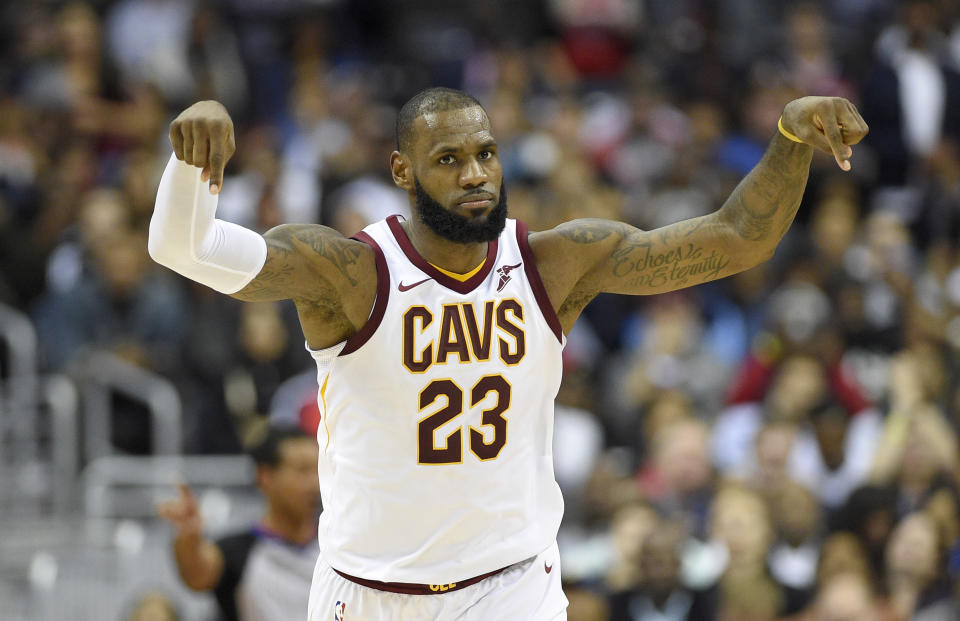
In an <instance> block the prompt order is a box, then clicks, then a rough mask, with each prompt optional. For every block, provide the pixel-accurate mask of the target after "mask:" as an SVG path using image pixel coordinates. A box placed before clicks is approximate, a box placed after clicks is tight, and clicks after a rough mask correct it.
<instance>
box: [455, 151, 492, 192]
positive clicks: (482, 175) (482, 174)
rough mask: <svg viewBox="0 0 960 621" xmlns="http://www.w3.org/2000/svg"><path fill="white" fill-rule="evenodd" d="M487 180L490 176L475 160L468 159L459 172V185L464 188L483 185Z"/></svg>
mask: <svg viewBox="0 0 960 621" xmlns="http://www.w3.org/2000/svg"><path fill="white" fill-rule="evenodd" d="M489 178H490V175H489V174H487V171H486V169H485V168H484V167H483V166H482V165H481V164H480V162H479V160H477V159H476V158H470V159H469V160H468V161H467V163H466V164H465V165H464V167H463V168H462V169H461V171H460V185H461V187H464V188H475V187H477V186H480V185H483V184H484V183H486V182H487V181H488V180H489Z"/></svg>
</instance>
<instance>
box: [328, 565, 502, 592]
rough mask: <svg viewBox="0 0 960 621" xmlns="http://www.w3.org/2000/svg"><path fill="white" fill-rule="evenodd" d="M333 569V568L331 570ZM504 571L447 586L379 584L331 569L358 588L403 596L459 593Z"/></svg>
mask: <svg viewBox="0 0 960 621" xmlns="http://www.w3.org/2000/svg"><path fill="white" fill-rule="evenodd" d="M331 569H333V568H331ZM504 569H506V567H501V568H500V569H494V570H493V571H490V572H487V573H485V574H481V575H479V576H476V577H473V578H468V579H466V580H461V581H460V582H451V583H449V584H416V583H413V582H380V581H379V580H367V579H366V578H357V577H356V576H351V575H350V574H345V573H343V572H342V571H340V570H338V569H333V571H335V572H337V573H338V574H339V575H340V576H341V577H343V578H346V579H347V580H349V581H350V582H354V583H356V584H359V585H360V586H365V587H367V588H369V589H376V590H378V591H387V592H388V593H402V594H404V595H440V594H441V593H449V592H451V591H459V590H460V589H465V588H467V587H468V586H473V585H475V584H476V583H478V582H480V581H481V580H486V579H487V578H489V577H491V576H496V575H497V574H499V573H500V572H501V571H503V570H504Z"/></svg>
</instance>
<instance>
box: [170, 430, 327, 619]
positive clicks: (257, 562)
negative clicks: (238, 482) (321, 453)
mask: <svg viewBox="0 0 960 621" xmlns="http://www.w3.org/2000/svg"><path fill="white" fill-rule="evenodd" d="M317 450H318V449H317V443H316V440H314V439H313V438H312V437H310V436H307V435H305V434H304V433H303V432H302V431H300V430H299V429H269V430H268V431H267V433H266V436H265V437H264V438H263V440H262V441H261V442H260V443H259V444H258V445H257V446H256V447H255V448H254V449H253V451H252V454H253V457H254V460H255V461H256V463H257V486H258V487H259V488H260V491H261V492H262V493H263V497H264V500H265V501H266V508H265V510H264V513H263V515H262V517H261V518H260V520H259V521H258V522H257V524H255V525H254V526H253V527H251V528H250V529H247V530H244V531H242V532H240V533H236V534H234V535H229V536H226V537H222V538H220V539H217V540H215V541H211V540H210V539H207V538H206V537H205V536H204V533H203V518H202V516H201V515H200V510H199V507H198V505H197V502H196V500H195V499H194V497H193V494H192V493H191V492H190V489H189V488H187V487H186V486H183V485H182V486H181V487H180V497H179V498H177V499H176V500H172V501H168V502H165V503H163V504H162V505H160V507H158V513H159V514H160V516H161V517H163V518H164V519H166V520H168V521H169V522H170V523H171V524H173V525H174V527H175V528H176V535H175V537H174V540H173V549H174V556H175V559H176V562H177V569H178V571H179V572H180V577H181V578H182V579H183V581H184V583H185V584H186V585H187V586H188V587H190V588H191V589H194V590H196V591H213V593H214V595H215V596H216V598H217V603H218V605H219V607H220V611H221V615H222V619H223V621H287V620H289V619H296V618H300V617H302V616H303V615H304V614H305V611H306V609H307V599H308V596H309V594H310V580H311V578H312V577H313V568H314V565H315V564H316V560H317V555H318V554H319V549H318V548H317V539H316V530H317V520H316V518H317V508H318V504H319V499H320V493H319V486H318V484H317Z"/></svg>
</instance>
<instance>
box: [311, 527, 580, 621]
mask: <svg viewBox="0 0 960 621" xmlns="http://www.w3.org/2000/svg"><path fill="white" fill-rule="evenodd" d="M566 618H567V598H566V596H564V594H563V589H562V587H561V584H560V553H559V551H558V550H557V544H556V543H554V544H553V545H552V546H550V547H549V548H547V549H546V550H544V551H543V552H541V553H540V554H538V555H537V556H535V557H533V558H528V559H527V560H525V561H520V562H519V563H515V564H513V565H510V566H509V567H507V568H506V569H504V570H503V571H501V572H500V573H498V574H496V575H494V576H491V577H489V578H486V579H484V580H481V581H480V582H478V583H476V584H474V585H471V586H468V587H466V588H464V589H460V590H458V591H451V592H449V593H439V594H437V595H432V594H431V595H405V594H401V593H391V592H388V591H380V590H378V589H372V588H369V587H365V586H362V585H359V584H357V583H355V582H351V581H350V580H347V579H346V578H344V577H342V576H341V575H340V574H338V573H337V572H335V571H334V570H333V569H332V568H331V567H330V565H329V564H327V562H326V561H325V560H324V558H323V555H322V554H321V555H320V558H319V559H318V560H317V567H316V569H315V570H314V572H313V584H312V586H311V587H310V606H309V616H308V621H334V620H335V621H497V620H499V619H503V620H504V621H506V620H507V619H509V620H510V621H515V620H516V619H524V620H525V621H566Z"/></svg>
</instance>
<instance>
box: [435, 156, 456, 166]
mask: <svg viewBox="0 0 960 621" xmlns="http://www.w3.org/2000/svg"><path fill="white" fill-rule="evenodd" d="M437 161H438V162H440V163H441V164H453V162H454V161H455V160H454V159H453V156H452V155H444V156H443V157H441V158H440V159H439V160H437Z"/></svg>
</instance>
